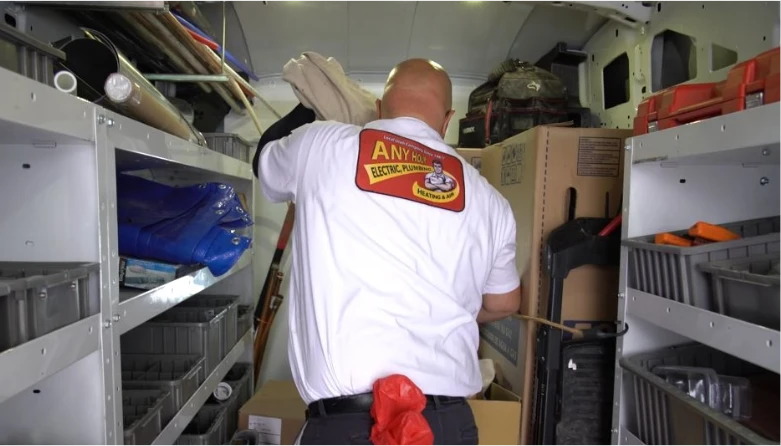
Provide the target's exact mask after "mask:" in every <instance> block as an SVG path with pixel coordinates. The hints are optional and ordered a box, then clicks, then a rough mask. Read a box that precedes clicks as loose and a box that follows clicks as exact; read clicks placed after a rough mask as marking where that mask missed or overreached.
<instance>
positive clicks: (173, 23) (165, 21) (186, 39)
mask: <svg viewBox="0 0 781 446" xmlns="http://www.w3.org/2000/svg"><path fill="white" fill-rule="evenodd" d="M146 17H147V18H148V19H149V21H150V22H153V21H154V22H155V23H157V24H158V25H160V26H163V27H165V28H166V29H167V30H168V31H170V32H171V33H173V34H174V36H176V38H177V40H178V41H179V43H180V44H182V45H184V46H185V48H187V49H189V50H190V51H191V52H192V54H191V56H193V59H194V60H195V61H196V71H198V73H199V74H219V73H211V72H209V70H208V69H207V68H206V67H205V66H204V65H205V61H206V60H207V59H208V58H207V57H204V55H203V54H202V53H200V51H199V50H200V48H199V47H198V46H197V45H196V43H197V42H195V40H194V39H193V38H192V37H191V36H190V34H189V33H188V32H187V30H186V29H185V28H184V27H182V25H181V24H180V23H179V21H178V20H176V18H175V17H174V16H173V15H172V14H171V13H170V12H168V13H165V14H160V15H150V14H148V15H146ZM183 51H184V50H183ZM212 87H213V88H214V90H215V91H216V92H217V93H218V94H219V95H220V97H221V98H222V99H223V100H224V101H225V103H227V104H228V106H230V108H231V109H232V110H233V111H235V112H236V113H238V114H244V111H243V110H242V109H241V107H239V104H238V103H237V102H236V101H235V100H234V99H233V98H232V97H231V94H230V92H229V91H228V90H227V89H226V88H225V86H224V85H221V84H218V83H213V84H212Z"/></svg>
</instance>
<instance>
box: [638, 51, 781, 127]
mask: <svg viewBox="0 0 781 446" xmlns="http://www.w3.org/2000/svg"><path fill="white" fill-rule="evenodd" d="M779 63H780V59H779V48H774V49H772V50H769V51H766V52H764V53H762V54H760V55H759V56H757V57H755V58H753V59H750V60H747V61H745V62H741V63H739V64H737V65H735V66H734V67H732V69H730V70H729V73H728V74H727V79H726V80H725V81H723V82H711V83H703V84H685V85H676V86H674V87H670V88H668V89H666V90H662V91H660V92H659V93H657V94H655V95H653V96H651V97H649V98H646V99H645V100H644V101H643V102H641V103H640V105H639V106H638V107H637V116H636V117H635V120H634V132H633V134H634V136H638V135H644V134H646V133H649V132H653V131H657V130H665V129H669V128H673V127H677V126H679V125H684V124H689V123H691V122H695V121H700V120H703V119H707V118H712V117H714V116H721V115H726V114H728V113H733V112H736V111H741V110H745V109H747V108H752V107H757V106H760V105H764V104H770V103H773V102H778V101H779V91H780V90H781V87H779Z"/></svg>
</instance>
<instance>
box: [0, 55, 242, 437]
mask: <svg viewBox="0 0 781 446" xmlns="http://www.w3.org/2000/svg"><path fill="white" fill-rule="evenodd" d="M0 84H2V85H3V92H4V95H3V101H1V102H0V178H2V179H3V184H4V185H5V186H6V187H5V188H4V191H3V193H2V194H0V206H2V208H3V209H4V210H5V211H4V215H3V218H0V245H2V246H3V249H2V250H0V261H12V262H88V263H97V264H99V266H100V279H99V286H98V287H97V290H99V291H97V292H98V294H99V296H94V297H95V298H96V299H98V300H99V308H100V310H99V313H98V314H94V315H91V316H89V317H86V318H83V319H81V320H79V321H78V322H75V323H72V324H69V325H67V326H65V327H62V328H60V329H57V330H54V331H52V332H50V333H48V334H46V335H44V336H41V337H39V338H36V339H32V340H30V341H28V342H26V343H23V344H21V345H18V346H16V347H14V348H11V349H8V350H5V351H3V352H0V382H2V385H0V443H39V444H40V443H44V444H45V443H49V444H52V443H57V444H70V443H74V444H76V443H78V444H120V443H122V442H123V423H122V384H121V383H122V375H121V364H120V361H121V352H120V336H121V335H122V334H123V333H125V332H127V331H128V330H130V329H132V328H134V327H136V326H138V325H140V324H142V323H144V322H146V321H148V320H149V319H151V318H153V317H155V316H157V315H159V314H161V313H162V312H164V311H165V310H167V309H169V308H171V307H173V306H174V305H176V304H178V303H181V302H182V301H184V300H185V299H187V298H189V297H191V296H193V295H195V294H197V293H199V292H201V291H204V290H206V289H207V288H209V291H210V292H211V291H212V290H218V291H216V292H220V293H229V294H233V295H238V296H241V301H240V303H241V304H244V305H254V303H255V302H254V299H255V298H254V296H257V293H255V292H254V289H253V288H254V285H253V283H254V282H253V272H252V271H253V268H252V263H253V251H252V249H249V250H247V251H246V252H245V253H244V254H243V256H242V258H241V259H240V260H239V262H238V263H237V264H236V265H235V266H234V267H233V268H232V269H231V270H230V271H229V272H228V273H226V274H224V275H222V276H220V277H214V276H213V275H212V274H211V273H210V272H209V271H208V270H207V269H206V268H204V269H201V270H198V271H195V272H193V273H191V274H189V275H187V276H184V277H181V278H179V279H177V280H175V281H173V282H170V283H168V284H165V285H163V286H160V287H158V288H156V289H154V290H150V291H147V292H141V291H138V292H133V291H127V290H122V291H120V289H119V285H118V274H119V254H118V250H117V237H118V232H117V231H118V229H117V212H116V206H117V204H116V197H117V194H116V172H117V171H118V170H121V171H134V172H136V173H137V174H139V175H141V176H144V177H147V178H150V179H154V180H155V181H159V182H163V183H166V184H194V183H201V182H210V181H220V182H225V183H229V184H231V185H232V186H233V187H234V188H235V189H236V191H237V193H241V194H243V195H244V196H245V198H246V202H247V203H248V205H249V206H250V209H248V211H249V212H250V213H251V215H254V209H252V207H253V206H254V199H253V191H254V189H255V183H254V176H253V174H252V168H251V166H250V165H249V164H248V163H245V162H242V161H239V160H236V159H234V158H231V157H229V156H226V155H222V154H220V153H217V152H214V151H211V150H209V149H207V148H205V147H200V146H197V145H194V144H191V143H189V142H187V141H184V140H181V139H179V138H176V137H174V136H171V135H168V134H166V133H163V132H161V131H159V130H156V129H154V128H152V127H149V126H146V125H144V124H141V123H138V122H136V121H133V120H131V119H128V118H126V117H124V116H121V115H118V114H116V113H114V112H112V111H110V110H107V109H105V108H102V107H100V106H97V105H95V104H93V103H90V102H86V101H84V100H81V99H79V98H77V97H75V96H70V95H67V94H64V93H61V92H59V91H57V90H55V89H54V88H51V87H49V86H46V85H43V84H40V83H37V82H35V81H33V80H30V79H28V78H25V77H23V76H20V75H17V74H15V73H12V72H10V71H7V70H5V69H0ZM251 345H252V335H251V331H250V332H247V333H244V334H243V335H242V334H240V335H239V340H238V342H237V343H236V345H235V346H233V347H232V348H231V349H230V350H229V352H228V353H227V355H226V356H225V358H223V359H222V361H221V362H220V363H219V365H218V366H217V367H216V369H215V370H214V371H213V372H212V373H211V374H210V375H209V376H208V377H207V378H206V380H205V381H204V383H203V384H202V385H201V386H200V388H199V389H198V391H197V392H196V393H195V394H194V395H193V396H192V397H191V398H190V400H189V401H187V402H186V404H185V405H184V407H183V408H182V409H181V410H180V411H179V413H178V414H176V415H175V417H174V418H173V420H172V421H171V422H170V423H168V425H167V426H164V428H163V430H162V432H161V433H160V435H159V436H158V438H157V439H156V440H155V444H173V443H174V442H175V441H176V439H177V437H178V436H179V435H180V434H181V433H182V431H183V430H184V429H185V427H186V426H187V424H188V423H189V421H190V420H191V419H192V418H193V416H194V415H195V414H196V413H197V411H198V410H199V409H200V407H201V406H202V405H203V404H204V402H205V401H206V400H207V398H208V396H209V395H210V394H211V392H212V391H213V390H214V389H215V388H216V386H217V385H218V384H219V382H220V380H221V379H222V378H223V377H224V376H225V374H226V373H227V372H228V371H229V370H230V368H231V367H232V366H233V365H234V364H235V363H236V362H238V361H241V362H245V363H250V362H251V361H252V354H251Z"/></svg>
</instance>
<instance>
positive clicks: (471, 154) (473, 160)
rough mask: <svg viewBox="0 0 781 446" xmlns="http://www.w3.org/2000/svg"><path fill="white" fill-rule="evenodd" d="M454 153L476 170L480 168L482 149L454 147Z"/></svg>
mask: <svg viewBox="0 0 781 446" xmlns="http://www.w3.org/2000/svg"><path fill="white" fill-rule="evenodd" d="M456 153H458V154H459V155H461V157H462V158H464V160H465V161H466V162H467V163H469V164H471V165H472V166H473V167H474V168H475V169H477V171H478V172H480V171H481V169H482V156H483V149H456Z"/></svg>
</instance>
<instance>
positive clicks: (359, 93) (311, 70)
mask: <svg viewBox="0 0 781 446" xmlns="http://www.w3.org/2000/svg"><path fill="white" fill-rule="evenodd" d="M282 80H284V81H286V82H288V83H289V84H290V85H291V86H292V87H293V91H294V92H295V94H296V97H297V98H298V100H299V101H301V104H303V105H304V106H305V107H307V108H308V109H310V110H313V111H314V112H315V114H316V115H317V119H319V120H325V121H338V122H343V123H347V124H354V125H360V126H363V125H364V124H366V123H367V122H370V121H374V120H375V119H377V108H376V105H375V101H376V100H377V98H376V97H375V96H374V95H373V94H371V93H369V92H368V91H366V90H365V89H363V88H361V86H360V85H358V84H357V83H356V82H355V81H353V80H352V79H350V78H348V77H347V76H346V75H345V74H344V69H343V68H342V66H341V65H340V64H339V62H337V61H336V59H334V58H333V57H329V58H328V59H326V58H325V57H323V56H321V55H320V54H318V53H314V52H306V53H303V54H302V55H301V57H299V58H298V59H291V60H290V61H289V62H288V63H286V64H285V67H284V68H283V69H282Z"/></svg>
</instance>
